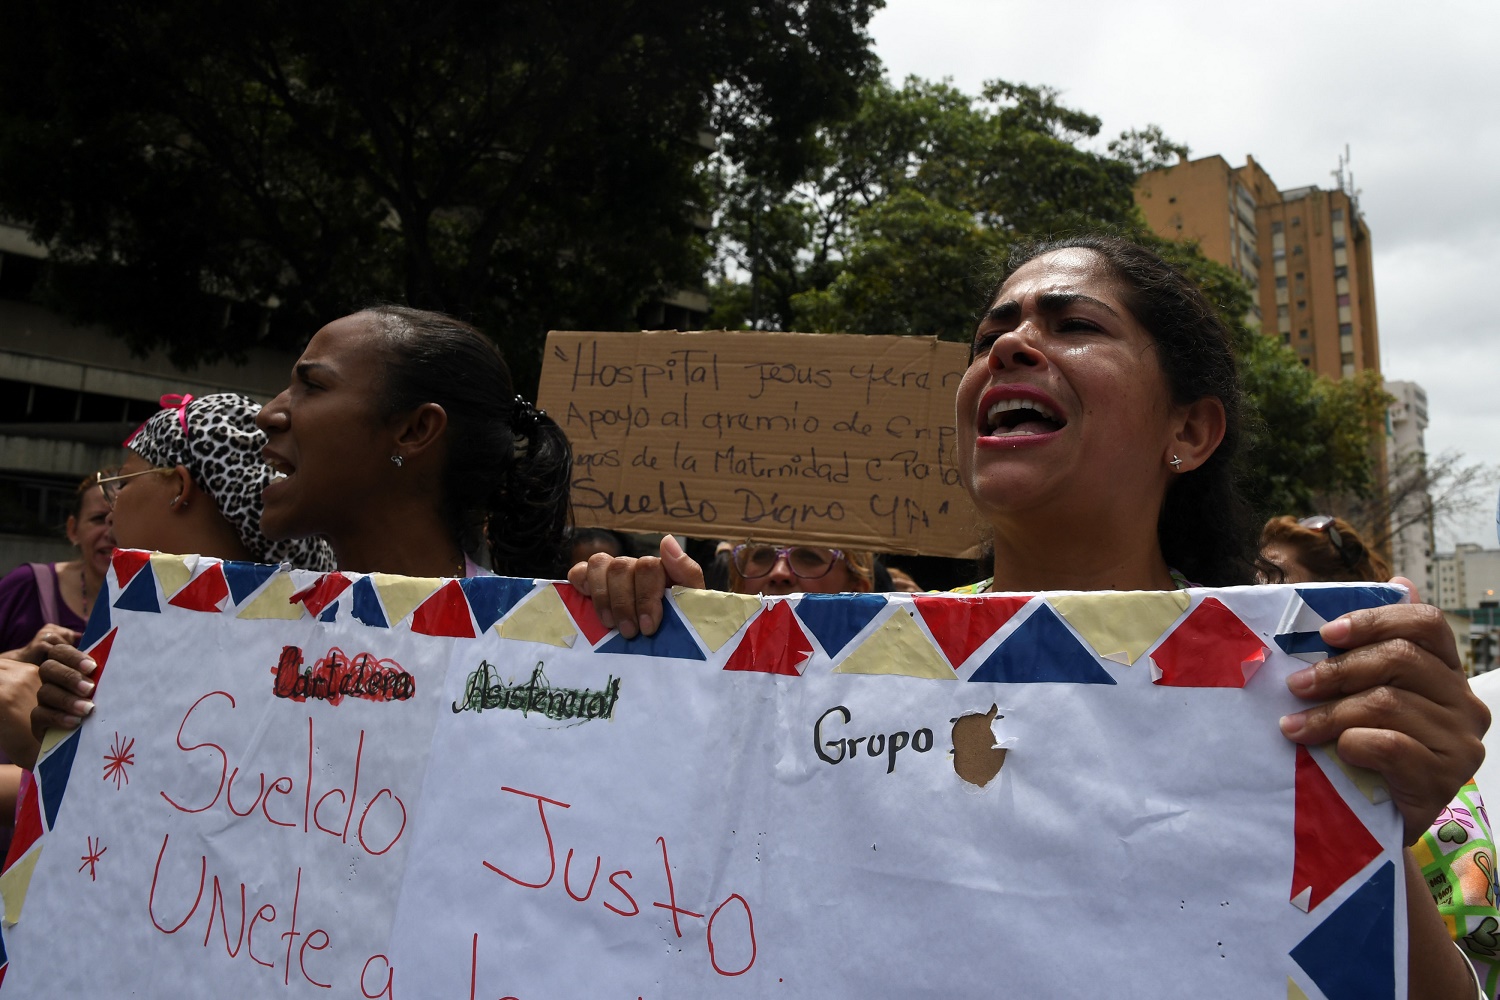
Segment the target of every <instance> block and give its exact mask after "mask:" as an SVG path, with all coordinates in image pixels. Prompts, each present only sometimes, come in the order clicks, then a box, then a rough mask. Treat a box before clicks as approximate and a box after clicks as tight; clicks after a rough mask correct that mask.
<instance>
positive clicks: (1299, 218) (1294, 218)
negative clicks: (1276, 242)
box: [1292, 215, 1302, 227]
mask: <svg viewBox="0 0 1500 1000" xmlns="http://www.w3.org/2000/svg"><path fill="white" fill-rule="evenodd" d="M1292 225H1293V226H1294V227H1295V226H1300V225H1302V216H1300V215H1294V216H1292Z"/></svg>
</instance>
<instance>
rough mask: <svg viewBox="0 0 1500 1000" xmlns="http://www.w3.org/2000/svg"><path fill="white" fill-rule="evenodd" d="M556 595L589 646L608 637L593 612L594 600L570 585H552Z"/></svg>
mask: <svg viewBox="0 0 1500 1000" xmlns="http://www.w3.org/2000/svg"><path fill="white" fill-rule="evenodd" d="M552 586H554V587H556V588H557V594H558V596H559V597H561V598H562V602H563V606H564V607H566V608H567V609H568V614H570V615H572V616H573V621H574V622H575V623H576V624H577V625H578V631H580V632H582V633H583V637H584V638H585V639H587V640H588V641H589V645H590V646H592V645H594V644H596V643H597V642H598V641H599V640H600V639H603V638H604V637H605V636H607V635H609V633H610V630H609V629H607V628H605V627H604V623H603V622H602V621H600V620H599V613H598V612H597V611H595V610H594V599H593V598H592V597H589V596H587V595H585V594H584V593H583V591H581V590H579V589H578V588H577V587H575V586H573V585H572V584H571V583H554V584H553V585H552Z"/></svg>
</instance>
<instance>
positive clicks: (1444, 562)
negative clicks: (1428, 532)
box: [1432, 542, 1500, 611]
mask: <svg viewBox="0 0 1500 1000" xmlns="http://www.w3.org/2000/svg"><path fill="white" fill-rule="evenodd" d="M1432 577H1433V582H1434V584H1435V589H1434V591H1433V597H1432V600H1433V601H1434V603H1436V604H1437V606H1438V607H1440V608H1444V609H1447V610H1449V611H1463V610H1464V609H1468V608H1500V549H1486V548H1481V547H1480V546H1478V545H1474V544H1472V543H1468V542H1464V543H1461V544H1459V545H1458V546H1457V547H1456V548H1455V549H1454V550H1453V551H1452V552H1440V553H1438V554H1437V555H1435V556H1434V557H1433V560H1432Z"/></svg>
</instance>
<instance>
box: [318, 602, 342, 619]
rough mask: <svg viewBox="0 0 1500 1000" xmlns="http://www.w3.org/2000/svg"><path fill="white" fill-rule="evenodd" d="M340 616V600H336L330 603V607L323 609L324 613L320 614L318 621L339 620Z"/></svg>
mask: <svg viewBox="0 0 1500 1000" xmlns="http://www.w3.org/2000/svg"><path fill="white" fill-rule="evenodd" d="M338 617H339V602H338V601H334V602H333V603H332V604H330V605H328V607H326V608H324V609H323V613H322V614H320V615H318V621H320V622H331V621H337V620H338Z"/></svg>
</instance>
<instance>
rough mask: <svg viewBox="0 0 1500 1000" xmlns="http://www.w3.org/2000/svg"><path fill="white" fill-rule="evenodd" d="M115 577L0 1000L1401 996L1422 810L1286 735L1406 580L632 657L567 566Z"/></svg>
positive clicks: (54, 777)
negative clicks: (1299, 682)
mask: <svg viewBox="0 0 1500 1000" xmlns="http://www.w3.org/2000/svg"><path fill="white" fill-rule="evenodd" d="M108 588H109V590H108V594H107V597H105V598H102V599H101V600H100V601H99V602H98V603H97V606H96V607H97V608H98V609H99V610H97V611H96V613H95V617H94V620H93V621H92V622H91V623H90V627H89V635H88V638H87V643H88V645H89V646H90V647H91V648H92V651H93V652H92V655H93V656H94V657H95V659H96V660H97V661H98V662H99V663H100V665H101V672H100V675H99V676H100V684H99V689H98V692H97V695H96V699H95V700H96V702H97V708H96V710H95V712H94V714H93V716H92V717H91V718H90V719H89V720H88V721H87V722H86V723H85V724H84V725H83V726H82V728H81V729H80V730H79V731H77V732H75V733H73V734H71V735H66V736H64V735H62V734H58V733H54V734H53V735H52V736H51V737H49V739H48V741H47V745H46V748H45V750H44V754H43V757H42V759H41V761H40V763H39V764H38V767H37V770H36V775H37V783H36V785H35V786H34V788H33V790H32V791H31V792H30V793H29V794H28V795H27V796H26V797H25V798H24V800H23V803H22V806H21V810H20V823H19V826H18V829H17V832H16V839H15V842H14V845H13V849H12V852H11V855H10V856H9V858H8V859H7V862H6V866H5V869H4V872H3V874H0V897H3V899H4V905H5V923H4V927H3V931H0V938H3V944H4V951H5V956H6V959H7V961H8V964H7V965H6V966H5V967H4V968H3V975H4V978H3V981H0V1000H4V998H9V997H37V996H91V997H94V996H97V997H109V996H128V995H135V996H152V997H201V996H226V997H229V996H235V997H239V996H282V995H285V996H289V997H351V998H359V997H367V998H369V997H391V998H398V997H404V998H411V997H421V998H450V997H451V998H454V1000H465V998H476V997H483V998H486V1000H493V998H505V997H510V998H516V1000H543V998H558V997H562V998H574V997H579V998H583V997H588V998H620V1000H663V998H700V997H710V996H711V997H727V998H736V997H744V998H765V997H771V998H775V997H787V998H812V997H817V998H825V997H861V998H864V997H906V996H912V995H934V996H935V995H946V996H980V995H985V996H990V995H1002V996H1015V997H1054V996H1056V997H1071V996H1095V995H1105V994H1107V995H1111V996H1122V997H1156V996H1214V997H1249V996H1261V997H1264V996H1277V997H1282V996H1287V995H1288V993H1289V992H1291V991H1296V990H1300V991H1301V995H1305V996H1307V997H1309V998H1312V1000H1320V998H1322V1000H1354V998H1359V1000H1370V998H1374V997H1381V998H1393V1000H1394V998H1397V997H1404V996H1406V930H1405V926H1406V924H1405V912H1406V906H1405V901H1404V894H1403V893H1404V885H1405V881H1404V878H1403V877H1402V874H1401V872H1402V868H1401V831H1402V824H1401V820H1400V817H1399V815H1398V813H1397V812H1396V811H1395V809H1394V808H1393V806H1392V805H1391V804H1390V802H1389V801H1388V796H1386V795H1383V794H1382V792H1383V789H1382V787H1381V786H1380V784H1379V782H1378V780H1377V779H1375V778H1374V776H1372V775H1370V774H1369V773H1367V772H1358V771H1346V770H1345V769H1343V768H1342V767H1341V766H1340V765H1339V764H1338V762H1337V761H1336V760H1335V759H1333V758H1332V757H1331V756H1329V755H1328V754H1327V753H1326V752H1324V751H1323V750H1319V749H1311V750H1309V749H1306V748H1298V747H1295V746H1294V745H1293V744H1291V743H1289V742H1288V741H1286V740H1285V739H1284V738H1283V737H1282V736H1281V734H1280V732H1279V730H1278V728H1277V724H1276V722H1277V719H1278V717H1279V716H1280V715H1282V714H1284V713H1285V712H1287V711H1290V710H1294V709H1295V708H1297V707H1298V703H1297V702H1296V699H1294V698H1292V696H1291V695H1290V694H1289V693H1288V692H1287V690H1286V685H1285V683H1284V679H1285V677H1286V675H1287V674H1288V673H1289V672H1290V671H1291V670H1292V669H1293V668H1296V667H1300V666H1301V665H1302V660H1301V659H1298V658H1297V657H1298V656H1301V657H1304V658H1316V657H1317V656H1320V655H1323V653H1324V651H1325V647H1322V646H1321V643H1320V640H1319V639H1318V636H1317V628H1318V625H1319V624H1320V623H1322V622H1323V621H1326V620H1327V619H1330V618H1332V617H1334V616H1336V615H1338V614H1340V613H1342V612H1344V611H1346V610H1348V609H1351V608H1355V607H1364V606H1372V605H1378V604H1381V603H1388V602H1391V601H1394V600H1398V599H1400V597H1401V594H1402V592H1401V591H1400V590H1399V589H1397V588H1394V587H1385V586H1308V587H1301V588H1295V589H1294V588H1291V587H1258V588H1238V589H1230V590H1218V591H1214V590H1193V591H1184V592H1178V593H1136V594H1132V593H1121V594H1109V593H1105V594H1041V595H1020V596H1017V595H986V596H984V597H957V596H917V597H912V596H910V595H904V594H903V595H874V594H865V595H839V596H825V595H806V596H800V597H792V598H783V599H761V598H751V597H739V596H735V595H728V594H710V593H705V592H701V591H681V592H678V593H676V594H675V595H674V596H673V598H672V600H671V602H670V603H669V607H668V611H667V614H666V617H665V620H664V623H663V626H662V629H661V631H660V632H658V634H657V635H656V636H654V637H651V638H636V639H633V640H625V639H623V638H621V637H620V636H619V635H618V633H614V632H610V631H609V630H607V629H605V628H603V627H602V626H601V625H600V624H599V621H598V619H597V618H596V617H594V615H593V614H592V611H591V610H590V605H588V604H587V602H585V601H583V600H580V599H579V598H578V596H577V595H576V594H575V592H574V591H573V590H572V589H571V588H570V587H568V585H566V584H561V585H557V584H553V583H549V582H546V581H531V580H514V579H507V578H500V577H490V578H475V579H468V580H463V581H452V580H436V579H434V580H417V579H407V578H401V577H389V576H381V575H378V574H376V575H371V576H357V575H353V574H348V575H341V574H329V575H326V576H321V577H319V576H317V575H315V574H310V573H302V572H282V571H279V570H277V569H275V568H273V567H260V566H253V565H249V564H237V563H220V562H217V561H215V560H211V559H201V558H194V557H187V558H183V557H177V556H164V555H154V556H150V557H148V556H147V554H146V553H141V552H130V551H121V552H119V553H117V554H116V556H115V561H114V568H113V571H112V572H111V574H110V578H109V580H108ZM1289 984H1290V985H1289ZM1292 995H1296V994H1295V992H1293V993H1292Z"/></svg>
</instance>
